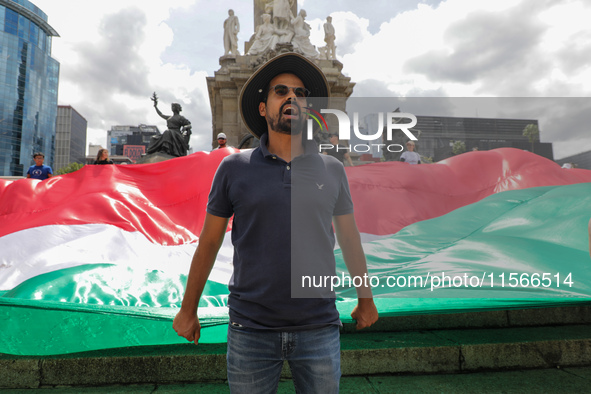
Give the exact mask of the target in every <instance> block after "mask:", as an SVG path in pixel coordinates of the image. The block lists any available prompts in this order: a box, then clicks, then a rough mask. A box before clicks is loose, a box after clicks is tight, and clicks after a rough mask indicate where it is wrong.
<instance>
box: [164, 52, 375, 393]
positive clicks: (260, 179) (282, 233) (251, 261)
mask: <svg viewBox="0 0 591 394" xmlns="http://www.w3.org/2000/svg"><path fill="white" fill-rule="evenodd" d="M309 93H311V96H313V97H328V95H329V89H328V83H327V81H326V78H325V77H324V74H323V73H322V71H321V70H320V69H319V68H318V67H317V66H316V65H314V64H313V63H312V62H311V61H310V60H308V59H306V58H305V57H303V56H301V55H298V54H295V53H287V54H282V55H279V56H277V57H275V58H273V59H271V60H270V61H269V62H267V63H266V64H264V65H263V66H261V67H260V68H259V69H258V70H257V71H256V72H255V73H254V74H253V75H252V77H251V78H250V79H249V80H248V81H247V82H246V84H245V85H244V88H243V90H242V92H241V95H240V105H241V114H242V119H243V121H244V124H245V125H246V127H247V128H248V129H249V131H250V132H251V133H252V134H254V135H255V136H256V137H257V138H260V140H261V143H260V146H259V147H258V148H256V149H254V150H248V151H243V152H240V153H237V154H234V155H231V156H228V157H226V158H225V159H224V160H223V161H222V163H221V164H220V166H219V168H218V170H217V172H216V175H215V178H214V180H213V183H212V187H211V193H210V196H209V202H208V205H207V216H206V219H205V223H204V225H203V230H202V232H201V236H200V238H199V245H198V247H197V251H196V252H195V256H194V257H193V261H192V263H191V269H190V272H189V276H188V279H187V288H186V291H185V295H184V299H183V303H182V306H181V309H180V311H179V313H178V314H177V316H176V317H175V319H174V323H173V328H174V329H175V331H176V332H177V333H178V335H180V336H183V337H184V338H186V339H188V340H189V341H194V342H195V343H197V342H198V341H199V336H200V325H199V320H198V318H197V305H198V302H199V298H200V297H201V294H202V291H203V288H204V286H205V283H206V281H207V278H208V276H209V273H210V271H211V269H212V267H213V264H214V262H215V258H216V255H217V252H218V250H219V247H220V245H221V243H222V241H223V238H224V234H225V230H226V227H227V225H228V220H229V218H230V217H232V216H234V221H233V226H232V243H233V245H234V273H233V276H232V279H231V280H230V283H229V286H228V287H229V290H230V296H229V300H228V307H229V314H230V324H229V327H228V355H227V363H228V382H229V384H230V390H231V392H233V393H270V392H276V391H277V387H278V382H279V377H280V374H281V369H282V365H283V361H284V360H287V361H288V363H289V366H290V368H291V371H292V375H293V380H294V385H295V387H296V391H297V392H302V393H323V394H327V393H337V392H338V387H339V379H340V375H341V372H340V340H339V327H340V325H341V323H340V320H339V314H338V311H337V309H336V307H335V298H334V293H333V292H332V291H331V289H327V288H326V287H325V288H321V289H318V288H314V289H309V288H305V287H304V285H303V284H302V277H303V276H313V275H321V276H323V277H325V276H330V275H335V258H334V251H333V248H334V244H335V238H334V233H333V230H332V225H333V224H334V228H335V230H336V234H337V239H338V241H339V244H340V245H341V249H342V251H343V256H344V258H345V263H346V265H347V268H348V269H349V273H350V275H351V277H354V276H363V275H364V274H367V267H366V263H365V256H364V254H363V249H362V247H361V241H360V237H359V232H358V230H357V227H356V225H355V219H354V216H353V204H352V202H351V195H350V193H349V185H348V182H347V178H346V175H345V171H344V168H343V165H342V163H339V162H338V160H336V159H334V158H333V157H330V156H326V155H320V154H318V147H317V146H316V144H315V143H314V142H313V141H306V140H304V138H303V133H302V131H303V128H304V125H305V122H306V117H305V114H304V108H305V107H306V106H307V99H306V98H307V96H308V94H309ZM357 294H358V304H357V306H356V307H355V309H354V310H353V312H352V314H351V316H352V317H353V318H354V319H355V320H356V321H357V328H358V329H362V328H365V327H369V326H370V325H372V324H373V323H375V322H376V321H377V319H378V313H377V310H376V307H375V304H374V302H373V298H372V294H371V289H370V288H369V287H360V288H357Z"/></svg>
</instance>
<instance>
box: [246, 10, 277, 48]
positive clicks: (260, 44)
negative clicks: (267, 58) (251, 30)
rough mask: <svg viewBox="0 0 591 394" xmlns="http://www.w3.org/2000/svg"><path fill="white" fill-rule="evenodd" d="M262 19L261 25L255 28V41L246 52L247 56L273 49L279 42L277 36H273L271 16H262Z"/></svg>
mask: <svg viewBox="0 0 591 394" xmlns="http://www.w3.org/2000/svg"><path fill="white" fill-rule="evenodd" d="M262 19H263V23H262V24H261V25H260V26H259V27H258V28H257V32H256V35H255V41H254V42H253V44H252V46H251V47H250V50H249V51H248V54H249V55H258V54H261V53H263V52H265V51H267V50H269V49H274V48H275V44H277V42H278V40H279V36H278V35H277V34H275V26H273V24H272V23H271V15H269V14H263V16H262Z"/></svg>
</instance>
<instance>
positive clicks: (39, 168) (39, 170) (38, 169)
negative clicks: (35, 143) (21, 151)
mask: <svg viewBox="0 0 591 394" xmlns="http://www.w3.org/2000/svg"><path fill="white" fill-rule="evenodd" d="M33 160H35V165H32V166H31V167H29V170H28V171H27V178H33V179H39V180H41V181H43V180H45V179H47V178H51V177H52V176H53V170H52V169H51V167H50V166H46V165H44V164H43V162H44V161H45V155H44V154H43V153H41V152H36V153H35V154H33Z"/></svg>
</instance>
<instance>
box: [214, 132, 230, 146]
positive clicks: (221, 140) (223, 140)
mask: <svg viewBox="0 0 591 394" xmlns="http://www.w3.org/2000/svg"><path fill="white" fill-rule="evenodd" d="M227 143H228V138H227V137H226V134H225V133H218V147H217V148H216V149H222V148H227V147H228V145H227Z"/></svg>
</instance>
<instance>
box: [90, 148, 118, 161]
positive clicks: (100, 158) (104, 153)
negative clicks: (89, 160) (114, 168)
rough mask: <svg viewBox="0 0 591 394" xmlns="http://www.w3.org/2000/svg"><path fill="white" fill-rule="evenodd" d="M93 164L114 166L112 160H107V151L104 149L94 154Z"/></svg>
mask: <svg viewBox="0 0 591 394" xmlns="http://www.w3.org/2000/svg"><path fill="white" fill-rule="evenodd" d="M93 164H115V163H113V160H110V159H109V151H108V150H107V149H105V148H102V149H99V151H98V153H97V154H96V160H95V161H94V163H93Z"/></svg>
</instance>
